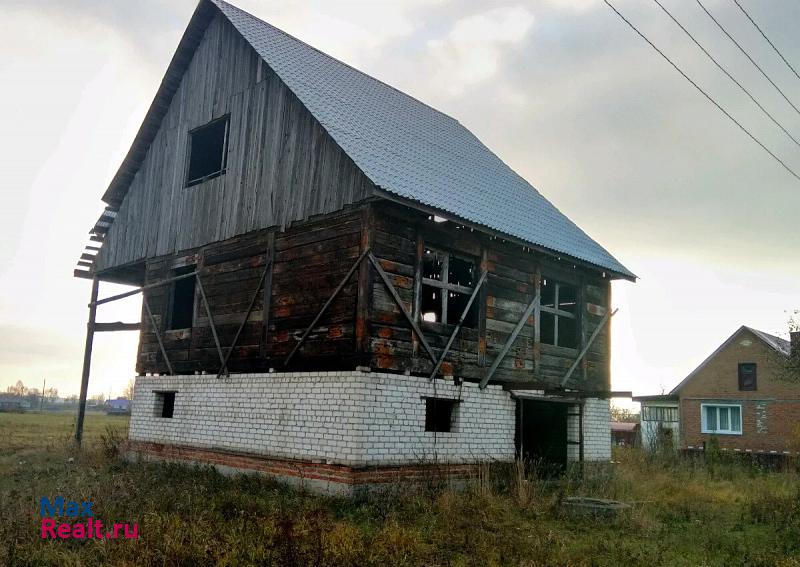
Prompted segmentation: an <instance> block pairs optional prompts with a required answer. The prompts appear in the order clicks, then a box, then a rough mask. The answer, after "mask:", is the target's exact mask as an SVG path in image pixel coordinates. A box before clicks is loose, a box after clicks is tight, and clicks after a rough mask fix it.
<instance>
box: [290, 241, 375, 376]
mask: <svg viewBox="0 0 800 567" xmlns="http://www.w3.org/2000/svg"><path fill="white" fill-rule="evenodd" d="M369 250H370V249H369V248H367V249H366V250H364V251H363V252H362V253H361V255H360V256H359V257H358V259H357V260H356V262H355V264H353V265H352V266H350V269H349V270H347V274H345V276H344V278H342V281H341V282H339V285H338V286H336V289H335V290H334V291H333V293H332V294H331V296H330V297H329V298H328V300H327V301H326V302H325V303H324V304H323V306H322V309H320V310H319V313H317V316H316V317H314V320H313V321H311V324H310V325H309V326H308V328H307V329H306V330H305V331H304V332H303V336H301V337H300V340H299V341H298V342H297V344H296V345H294V348H293V349H292V352H290V353H289V356H287V357H286V359H285V360H284V361H283V365H284V366H288V365H289V362H291V360H292V358H293V357H294V354H295V353H296V352H297V351H298V350H299V349H300V346H301V345H302V344H303V343H304V342H305V341H306V339H307V338H308V335H310V334H311V331H312V330H313V329H314V327H316V326H317V323H318V322H319V320H320V319H322V316H323V315H324V314H325V311H327V309H328V307H330V305H331V303H333V300H334V299H336V297H337V296H338V295H339V293H340V292H341V291H342V289H344V286H345V285H346V284H347V282H348V280H349V279H350V277H351V276H352V275H353V273H354V272H355V271H356V268H358V267H359V266H360V265H361V262H363V261H364V258H366V257H367V255H371V254H370V251H369Z"/></svg>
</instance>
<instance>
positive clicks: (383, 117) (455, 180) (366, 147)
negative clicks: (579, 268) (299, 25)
mask: <svg viewBox="0 0 800 567" xmlns="http://www.w3.org/2000/svg"><path fill="white" fill-rule="evenodd" d="M210 1H211V2H213V4H214V5H216V6H217V7H218V8H219V9H220V11H221V12H222V13H223V14H224V15H225V16H226V17H227V18H228V20H230V22H231V23H232V24H233V25H234V27H236V29H237V30H238V31H239V32H240V33H241V34H242V36H243V37H244V38H245V40H247V41H248V42H249V43H250V44H251V45H252V46H253V48H254V49H255V50H256V51H257V52H258V54H259V55H260V56H261V57H262V58H263V59H264V61H265V62H266V63H267V64H268V65H269V66H270V67H271V68H272V69H273V70H274V71H275V73H276V74H277V75H278V76H279V77H280V78H281V80H283V81H284V83H286V85H287V86H288V87H289V89H291V90H292V91H293V92H294V93H295V95H296V96H297V97H298V98H299V99H300V101H301V102H302V103H303V104H304V105H305V106H306V107H307V108H308V110H309V111H310V112H311V113H312V114H313V115H314V117H315V118H316V119H317V120H318V121H319V122H320V124H321V125H322V126H323V127H324V128H325V129H326V130H327V131H328V133H329V134H330V135H331V136H332V137H333V139H334V140H335V141H336V143H337V144H339V145H340V146H341V147H342V149H343V150H344V151H345V152H346V153H347V154H348V155H349V156H350V158H351V159H352V160H353V161H354V162H355V163H356V165H357V166H358V167H359V168H360V169H361V170H362V171H363V172H364V174H366V175H367V177H369V179H370V180H371V181H372V182H373V183H375V185H376V186H377V187H378V188H380V189H383V190H384V191H387V192H389V193H391V194H393V195H395V196H397V197H400V198H401V199H407V200H409V201H414V202H416V203H420V204H422V205H426V206H428V207H431V208H433V209H436V210H440V211H443V212H446V213H450V214H452V215H454V216H455V217H458V218H460V219H463V220H464V221H467V222H468V223H474V224H477V225H483V226H485V227H488V228H490V229H492V230H494V231H497V232H500V233H503V234H505V235H508V236H511V237H516V238H518V239H520V240H522V241H524V242H527V243H530V244H532V245H535V246H540V247H543V248H546V249H549V250H551V251H554V252H556V253H561V254H564V255H566V256H570V257H573V258H576V259H578V260H583V261H585V262H588V263H590V264H593V265H595V266H598V267H600V268H604V269H606V270H608V271H610V272H613V273H614V274H616V275H621V276H623V277H627V278H634V277H635V276H634V275H633V274H632V273H631V272H630V271H629V270H628V269H627V268H625V266H623V265H622V264H621V263H620V262H618V261H617V260H616V259H615V258H614V257H613V256H611V254H609V253H608V251H606V250H605V249H604V248H603V247H602V246H600V245H599V244H598V243H597V242H595V241H594V240H592V239H591V238H590V237H589V236H588V235H587V234H586V233H585V232H583V231H582V230H581V229H580V228H578V226H577V225H575V223H573V222H572V221H571V220H569V219H568V218H567V217H566V216H564V215H563V214H562V213H561V212H560V211H559V210H558V209H557V208H556V207H554V206H553V204H552V203H550V201H548V200H547V199H545V198H544V197H543V196H542V195H541V194H540V193H539V192H538V191H537V190H536V189H534V188H533V187H532V186H531V185H530V184H529V183H528V182H527V181H525V180H524V179H523V178H522V177H520V176H519V175H517V174H516V173H515V172H514V171H513V170H512V169H511V168H510V167H508V166H507V165H506V164H505V163H503V161H502V160H501V159H500V158H498V157H497V156H496V155H495V154H493V153H492V152H491V151H490V150H489V149H488V148H487V147H486V146H484V145H483V144H482V143H481V142H480V140H478V139H477V138H476V137H475V136H474V135H473V134H472V133H471V132H470V131H469V130H467V129H466V128H465V127H463V126H462V125H461V124H460V123H459V122H458V121H457V120H455V119H453V118H451V117H449V116H447V115H446V114H443V113H441V112H439V111H437V110H435V109H433V108H431V107H429V106H427V105H425V104H423V103H421V102H420V101H418V100H416V99H414V98H412V97H410V96H408V95H406V94H404V93H402V92H400V91H398V90H397V89H394V88H392V87H390V86H388V85H386V84H385V83H382V82H380V81H378V80H377V79H374V78H372V77H370V76H369V75H366V74H364V73H362V72H360V71H358V70H356V69H354V68H352V67H350V66H349V65H346V64H344V63H342V62H341V61H338V60H336V59H334V58H332V57H330V56H328V55H326V54H324V53H322V52H321V51H319V50H317V49H314V48H313V47H311V46H309V45H307V44H306V43H303V42H302V41H300V40H298V39H296V38H294V37H292V36H290V35H288V34H286V33H285V32H282V31H281V30H279V29H277V28H275V27H273V26H271V25H269V24H268V23H266V22H264V21H262V20H259V19H258V18H256V17H255V16H252V15H251V14H248V13H247V12H244V11H243V10H240V9H239V8H236V7H235V6H232V5H230V4H228V3H227V2H224V1H222V0H210Z"/></svg>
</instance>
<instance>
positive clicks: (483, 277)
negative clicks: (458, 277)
mask: <svg viewBox="0 0 800 567" xmlns="http://www.w3.org/2000/svg"><path fill="white" fill-rule="evenodd" d="M487 275H488V273H487V272H486V271H485V270H484V271H483V273H481V277H480V279H479V280H478V283H477V284H476V285H475V289H473V290H472V295H470V296H469V301H467V305H466V307H464V311H462V312H461V317H459V319H458V324H457V325H456V328H455V329H453V332H452V334H451V335H450V338H449V339H447V344H446V345H445V347H444V350H443V351H442V354H441V355H439V361H438V362H437V363H436V366H434V367H433V372H431V375H430V376H428V380H433V379H434V378H435V377H436V373H437V372H439V368H441V366H442V363H443V362H444V358H445V357H446V356H447V353H448V352H449V351H450V347H451V346H453V341H455V340H456V336H457V335H458V332H459V331H460V330H461V326H462V325H463V324H464V320H465V319H466V318H467V313H469V309H470V307H472V303H473V302H474V301H475V297H477V295H478V293H479V292H480V290H481V288H482V287H483V284H484V282H485V281H486V276H487Z"/></svg>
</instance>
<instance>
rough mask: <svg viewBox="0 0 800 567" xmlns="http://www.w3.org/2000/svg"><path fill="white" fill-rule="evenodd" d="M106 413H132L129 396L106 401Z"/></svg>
mask: <svg viewBox="0 0 800 567" xmlns="http://www.w3.org/2000/svg"><path fill="white" fill-rule="evenodd" d="M106 413H107V414H108V415H130V413H131V401H130V400H128V399H127V398H116V399H113V400H108V401H107V402H106Z"/></svg>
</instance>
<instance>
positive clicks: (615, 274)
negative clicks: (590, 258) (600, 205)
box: [374, 186, 637, 283]
mask: <svg viewBox="0 0 800 567" xmlns="http://www.w3.org/2000/svg"><path fill="white" fill-rule="evenodd" d="M374 192H375V194H376V195H377V196H379V197H382V198H384V199H386V200H388V201H393V202H395V203H399V204H401V205H405V206H407V207H411V208H414V209H417V210H419V211H422V212H424V213H427V214H435V215H436V216H440V217H442V218H445V219H447V220H449V221H452V222H456V223H458V224H462V225H464V226H467V227H470V228H472V229H475V230H478V231H480V232H484V233H488V234H492V235H497V236H500V237H502V238H504V239H505V240H508V241H509V242H514V243H515V244H519V245H520V246H526V247H528V248H531V249H533V250H536V251H538V252H541V253H543V254H547V255H548V256H556V257H560V258H566V259H569V261H570V262H572V263H574V264H576V265H580V266H582V267H586V268H591V269H594V270H597V271H600V272H605V273H606V274H608V275H609V276H610V277H609V279H611V280H627V281H630V282H633V283H636V280H637V276H636V275H635V274H634V273H632V272H620V271H618V270H614V269H611V268H607V267H605V266H600V265H597V264H593V263H592V262H587V261H586V260H581V259H580V258H576V257H574V256H570V255H569V254H566V253H564V252H561V251H559V250H552V249H550V248H546V247H544V246H541V245H539V244H536V243H534V242H529V241H527V240H523V239H521V238H519V237H516V236H513V235H510V234H506V233H504V232H500V231H498V230H495V229H493V228H491V227H489V226H486V225H483V224H480V223H475V222H472V221H469V220H466V219H463V218H461V217H458V216H456V215H454V214H452V213H450V212H448V211H445V210H442V209H438V208H436V207H432V206H430V205H426V204H424V203H420V202H419V201H415V200H413V199H408V198H405V197H401V196H399V195H396V194H394V193H392V192H391V191H388V190H386V189H382V188H380V187H377V186H376V187H375V189H374Z"/></svg>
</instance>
